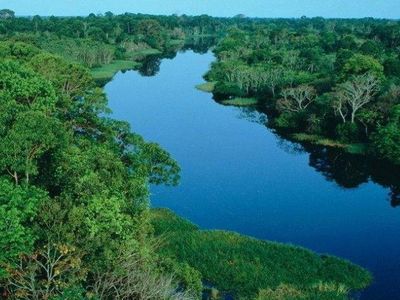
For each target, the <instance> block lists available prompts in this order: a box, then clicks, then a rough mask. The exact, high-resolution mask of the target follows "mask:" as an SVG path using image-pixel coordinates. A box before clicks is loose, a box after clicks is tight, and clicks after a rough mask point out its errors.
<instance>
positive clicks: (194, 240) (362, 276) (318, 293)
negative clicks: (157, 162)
mask: <svg viewBox="0 0 400 300" xmlns="http://www.w3.org/2000/svg"><path fill="white" fill-rule="evenodd" d="M152 224H153V226H154V230H155V234H156V235H157V236H160V235H161V236H163V237H164V241H165V242H164V245H162V246H161V249H160V253H161V254H162V255H163V256H166V257H174V258H176V260H177V261H180V262H185V263H188V264H189V265H190V266H191V267H193V268H195V269H197V270H199V271H200V273H201V274H202V276H203V279H204V280H206V281H208V282H211V283H213V284H214V285H215V287H216V288H218V289H219V290H221V291H225V292H229V293H233V294H234V295H235V296H238V297H240V298H254V297H256V295H257V293H259V292H260V296H259V298H260V299H289V297H288V296H291V294H290V293H291V292H292V291H293V290H294V291H296V294H294V295H293V297H292V298H290V299H346V297H347V295H348V292H349V290H351V289H353V290H354V289H363V288H365V287H366V286H368V285H369V283H370V281H371V276H370V274H369V273H368V272H367V271H365V270H363V269H361V268H360V267H358V266H355V265H353V264H351V263H349V262H346V261H343V260H340V259H338V258H335V257H331V256H325V255H323V256H319V255H317V254H314V253H312V252H310V251H308V250H305V249H303V248H299V247H295V246H288V245H284V244H279V243H273V242H264V241H260V240H256V239H253V238H249V237H245V236H241V235H239V234H236V233H232V232H225V231H204V230H199V228H198V227H197V226H195V225H193V224H192V223H190V222H188V221H186V220H184V219H182V218H180V217H178V216H176V215H175V214H174V213H172V212H171V211H169V210H166V209H157V210H152ZM283 289H285V291H282V290H283ZM279 294H281V295H284V296H285V297H287V298H285V297H280V298H279V297H278V296H277V295H279ZM267 295H268V296H267ZM301 295H303V296H304V298H302V297H303V296H301ZM335 295H336V296H335ZM294 296H296V297H294ZM300 296H301V297H300Z"/></svg>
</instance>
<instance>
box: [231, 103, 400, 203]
mask: <svg viewBox="0 0 400 300" xmlns="http://www.w3.org/2000/svg"><path fill="white" fill-rule="evenodd" d="M236 109H237V110H238V111H239V113H238V116H237V117H238V118H240V119H245V120H247V121H249V122H254V123H258V124H261V125H265V126H266V127H267V128H268V125H267V124H268V118H267V116H266V115H265V114H264V113H263V112H260V110H259V109H258V108H257V107H256V106H252V107H237V108H236ZM268 129H269V128H268ZM274 134H275V135H276V138H277V144H278V146H279V147H280V148H281V149H282V150H284V151H285V152H287V153H290V154H293V155H296V154H304V153H307V154H308V155H309V165H310V166H311V167H313V168H314V169H315V170H316V171H317V172H319V173H321V174H322V175H323V176H324V177H325V178H326V180H328V181H332V182H334V183H336V184H337V185H338V186H340V187H342V188H346V189H353V188H357V187H359V186H360V185H362V184H364V183H367V182H369V181H372V182H374V183H377V184H379V185H381V186H383V187H386V188H389V190H390V192H389V194H388V199H390V205H391V206H392V207H393V208H396V207H398V206H400V168H399V167H397V166H395V165H393V164H390V163H387V162H385V161H379V160H376V159H373V158H370V157H366V156H364V155H356V154H351V153H347V152H345V151H342V150H341V149H339V148H327V147H323V146H317V145H312V144H310V143H300V142H295V141H292V140H290V139H288V138H285V137H284V136H282V135H279V134H278V133H276V132H274ZM385 200H386V199H385Z"/></svg>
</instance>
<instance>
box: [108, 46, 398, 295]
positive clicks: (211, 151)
mask: <svg viewBox="0 0 400 300" xmlns="http://www.w3.org/2000/svg"><path fill="white" fill-rule="evenodd" d="M213 59H214V58H213V56H212V54H210V53H207V54H204V55H200V54H196V53H193V52H191V51H187V52H185V53H179V54H178V55H177V56H176V57H175V58H173V59H165V60H163V61H162V63H161V65H159V64H155V65H156V67H157V68H160V70H159V72H158V74H157V75H155V76H153V77H149V76H142V75H154V73H156V72H151V71H150V72H147V71H148V70H147V71H146V72H141V73H142V75H141V74H140V73H138V72H135V71H129V72H126V73H118V74H117V75H116V76H115V78H114V80H113V81H112V82H110V83H109V84H108V85H107V86H106V92H107V94H108V97H109V102H110V107H111V108H112V110H113V117H114V118H117V119H121V120H126V121H129V122H130V123H131V125H132V129H133V130H134V131H136V132H138V133H140V134H141V135H143V136H144V137H145V138H146V139H147V140H149V141H155V142H157V143H159V144H160V145H161V146H162V147H163V148H165V149H166V150H167V151H169V152H170V153H171V154H172V156H173V157H174V158H175V159H176V160H177V161H178V162H179V164H180V166H181V168H182V180H181V184H180V185H179V186H178V187H153V188H152V198H151V199H152V204H153V205H154V206H156V207H169V208H171V209H172V210H174V211H175V212H176V213H178V214H179V215H181V216H183V217H186V218H188V219H190V220H191V221H193V222H194V223H196V224H199V225H200V226H201V227H203V228H210V229H226V230H233V231H237V232H240V233H242V234H247V235H250V236H254V237H257V238H261V239H268V240H275V241H280V242H288V243H293V244H296V245H302V246H304V247H307V248H310V249H312V250H315V251H318V252H321V253H330V254H334V255H338V256H341V257H344V258H347V259H350V260H351V261H353V262H355V263H358V264H360V265H362V266H364V267H366V268H368V269H369V270H371V271H372V272H373V273H374V276H375V281H376V283H375V284H374V285H373V286H372V287H371V288H369V289H368V290H367V291H366V292H364V293H363V295H362V297H361V299H365V300H379V299H400V276H399V275H400V258H399V249H400V234H399V233H398V230H399V228H400V212H399V210H398V209H396V208H394V207H392V206H395V205H396V204H398V203H397V202H396V199H397V197H396V195H395V194H394V193H395V190H396V188H395V187H394V186H393V185H394V184H395V183H396V182H397V179H396V177H395V176H394V174H390V170H386V171H385V170H384V171H381V172H379V170H378V171H376V170H375V169H379V166H373V167H371V166H370V164H367V163H366V162H365V159H363V158H354V157H347V156H346V155H341V154H340V153H335V152H334V151H332V150H326V149H323V148H307V147H306V148H302V147H301V146H300V145H297V144H293V143H291V142H289V141H285V140H283V139H281V138H280V137H279V136H278V135H276V134H275V133H273V132H272V131H271V130H269V129H268V128H267V127H266V126H265V125H264V124H265V120H266V117H265V115H264V114H262V113H259V112H257V111H256V110H255V109H240V108H235V107H228V106H222V105H220V104H218V103H216V102H215V101H214V100H213V99H212V95H211V94H207V93H203V92H201V91H198V90H196V89H195V88H194V86H195V85H196V84H198V83H200V82H202V81H203V80H202V75H203V74H204V73H205V72H206V71H207V70H208V68H209V64H210V63H211V62H212V61H213ZM156 71H157V70H156ZM375 167H377V168H375ZM387 172H389V174H388V173H387ZM392 175H393V176H392ZM374 181H375V182H374ZM377 182H379V183H377ZM383 185H385V186H383ZM389 186H391V187H392V192H393V191H394V192H393V193H392V194H391V196H392V197H390V192H391V190H390V189H389V188H388V187H389ZM390 201H392V205H391V203H390Z"/></svg>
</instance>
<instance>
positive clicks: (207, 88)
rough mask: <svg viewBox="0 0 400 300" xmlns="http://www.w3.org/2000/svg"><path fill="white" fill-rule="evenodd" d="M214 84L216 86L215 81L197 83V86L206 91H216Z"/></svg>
mask: <svg viewBox="0 0 400 300" xmlns="http://www.w3.org/2000/svg"><path fill="white" fill-rule="evenodd" d="M214 86H215V83H214V82H205V83H201V84H198V85H196V88H197V89H198V90H200V91H203V92H206V93H212V92H213V91H214Z"/></svg>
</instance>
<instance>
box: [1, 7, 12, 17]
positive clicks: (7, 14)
mask: <svg viewBox="0 0 400 300" xmlns="http://www.w3.org/2000/svg"><path fill="white" fill-rule="evenodd" d="M13 18H15V12H14V11H12V10H11V9H1V10H0V19H13Z"/></svg>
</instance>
